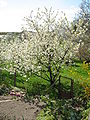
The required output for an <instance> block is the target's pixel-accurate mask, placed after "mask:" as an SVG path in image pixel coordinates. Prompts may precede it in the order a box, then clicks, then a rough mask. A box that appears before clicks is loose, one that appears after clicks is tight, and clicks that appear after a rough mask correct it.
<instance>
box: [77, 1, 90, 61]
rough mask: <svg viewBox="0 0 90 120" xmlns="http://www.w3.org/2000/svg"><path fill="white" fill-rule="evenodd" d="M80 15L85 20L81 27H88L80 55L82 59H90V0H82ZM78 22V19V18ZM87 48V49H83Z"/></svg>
mask: <svg viewBox="0 0 90 120" xmlns="http://www.w3.org/2000/svg"><path fill="white" fill-rule="evenodd" d="M78 17H79V18H80V19H82V20H83V24H82V26H81V27H83V28H84V26H86V27H87V30H86V33H85V36H84V37H83V39H82V41H81V42H80V44H81V45H80V48H79V56H80V58H81V59H82V60H86V61H87V60H88V61H89V60H90V34H89V33H90V0H82V3H81V5H80V12H79V14H78ZM76 21H77V22H78V19H77V20H76ZM83 48H85V50H84V49H83Z"/></svg>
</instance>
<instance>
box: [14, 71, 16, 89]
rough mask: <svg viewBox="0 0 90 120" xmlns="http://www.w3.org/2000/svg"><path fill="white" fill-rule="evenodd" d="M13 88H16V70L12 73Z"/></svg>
mask: <svg viewBox="0 0 90 120" xmlns="http://www.w3.org/2000/svg"><path fill="white" fill-rule="evenodd" d="M14 87H16V70H15V72H14Z"/></svg>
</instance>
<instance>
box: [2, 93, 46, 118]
mask: <svg viewBox="0 0 90 120" xmlns="http://www.w3.org/2000/svg"><path fill="white" fill-rule="evenodd" d="M43 106H44V103H43V102H40V101H38V99H37V98H35V99H34V102H31V101H30V102H27V101H25V100H22V99H21V98H20V97H17V98H16V99H15V97H13V96H11V95H8V96H0V120H36V116H37V114H38V113H39V112H40V110H41V109H42V108H43Z"/></svg>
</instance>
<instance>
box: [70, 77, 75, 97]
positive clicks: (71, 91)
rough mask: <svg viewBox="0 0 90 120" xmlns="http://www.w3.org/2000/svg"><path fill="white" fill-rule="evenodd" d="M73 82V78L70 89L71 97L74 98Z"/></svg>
mask: <svg viewBox="0 0 90 120" xmlns="http://www.w3.org/2000/svg"><path fill="white" fill-rule="evenodd" d="M73 84H74V81H73V80H72V79H71V89H70V97H71V98H73Z"/></svg>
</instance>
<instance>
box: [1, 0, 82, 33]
mask: <svg viewBox="0 0 90 120" xmlns="http://www.w3.org/2000/svg"><path fill="white" fill-rule="evenodd" d="M81 1H82V0H0V32H16V31H21V27H22V24H23V18H24V17H25V16H29V14H30V11H31V10H34V11H36V10H37V9H38V8H41V9H42V8H43V7H46V8H50V7H52V8H53V10H58V9H59V10H60V11H64V12H65V13H66V15H67V18H68V19H69V20H72V19H73V17H74V14H75V13H77V12H78V10H79V5H80V3H81Z"/></svg>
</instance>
